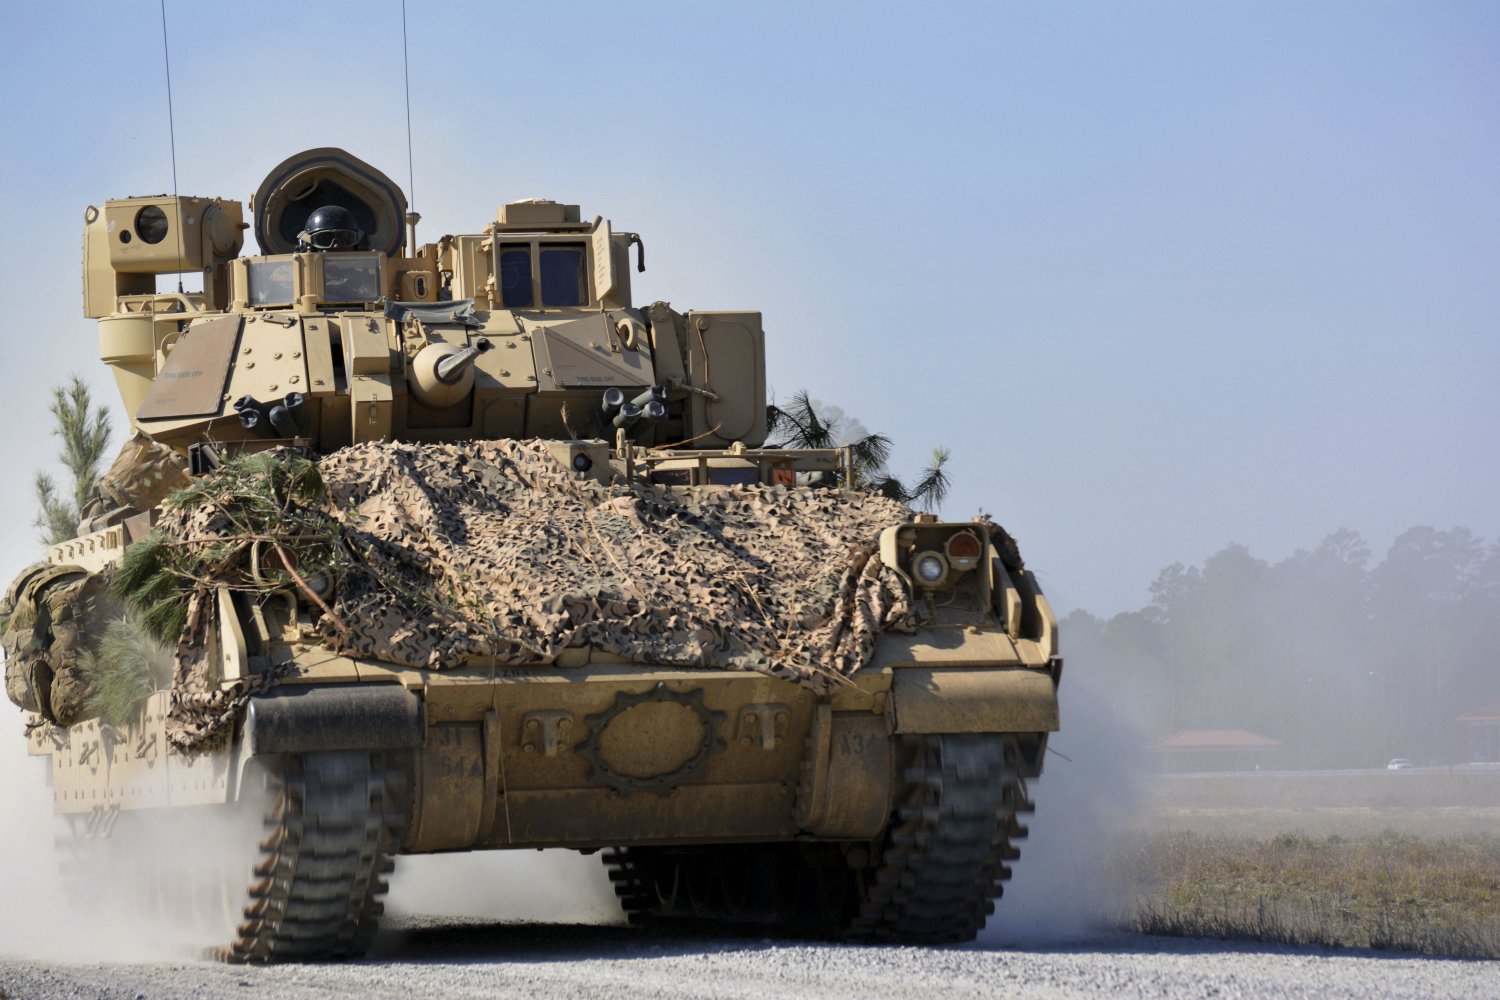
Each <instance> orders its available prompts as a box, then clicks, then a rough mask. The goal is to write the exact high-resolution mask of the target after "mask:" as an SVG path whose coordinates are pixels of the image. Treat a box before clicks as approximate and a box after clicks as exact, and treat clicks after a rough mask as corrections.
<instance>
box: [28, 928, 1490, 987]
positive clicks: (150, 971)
mask: <svg viewBox="0 0 1500 1000" xmlns="http://www.w3.org/2000/svg"><path fill="white" fill-rule="evenodd" d="M1497 982H1500V963H1482V962H1460V961H1439V960H1431V959H1419V958H1411V957H1393V956H1389V955H1378V954H1359V953H1329V952H1324V951H1316V950H1307V949H1284V948H1262V947H1253V946H1245V945H1238V944H1233V943H1223V942H1205V941H1181V940H1169V939H1157V938H1146V937H1140V936H1120V935H1115V936H1107V937H1091V938H1083V939H1079V940H1075V941H1072V942H1058V943H1053V944H1050V945H1045V946H1036V945H1031V946H1026V945H1021V946H1012V947H996V946H992V947H967V948H857V947H841V946H829V945H802V944H788V943H773V942H770V941H766V940H757V939H750V940H745V939H722V938H711V937H691V936H689V937H684V936H665V935H660V934H652V935H646V934H640V933H636V932H633V931H629V930H626V929H624V928H618V927H600V926H579V925H537V924H522V925H517V924H497V923H493V922H486V921H474V920H463V919H459V918H446V919H444V920H441V921H437V922H429V921H407V922H406V923H405V924H404V926H403V927H401V928H399V929H397V930H395V931H393V932H392V933H390V934H388V935H386V936H385V937H384V938H383V940H382V942H381V945H380V947H379V949H378V950H377V952H376V954H375V956H373V957H372V958H371V959H369V960H367V961H363V962H357V963H350V964H341V965H317V966H277V967H271V968H235V967H229V966H222V965H214V964H211V963H202V962H194V961H182V960H179V961H166V962H153V963H149V964H129V963H114V964H105V965H70V964H62V963H42V962H37V961H32V960H12V959H0V989H3V990H4V991H5V996H6V997H15V998H21V997H24V998H33V1000H54V998H59V1000H60V998H64V997H69V998H71V997H100V998H109V1000H113V998H121V1000H133V998H138V997H145V998H153V1000H156V998H173V997H192V998H199V1000H219V998H229V997H235V998H242V997H247V996H275V997H287V998H314V997H316V998H326V997H335V996H340V997H349V996H359V997H391V998H402V1000H407V998H411V997H428V996H443V997H524V998H528V1000H547V998H552V997H559V998H561V997H569V998H571V997H580V996H588V997H641V996H649V997H653V998H656V1000H678V998H690V997H692V998H696V997H744V998H747V1000H768V998H777V997H787V998H797V1000H815V998H824V997H871V998H881V1000H884V998H892V1000H896V998H899V1000H923V998H929V997H931V998H934V1000H938V998H941V1000H951V998H953V997H955V996H998V995H1005V996H1014V997H1037V998H1057V997H1079V996H1089V997H1094V996H1110V997H1164V998H1177V997H1182V998H1188V997H1194V998H1196V997H1206V996H1233V997H1246V998H1256V997H1266V998H1271V997H1277V998H1280V997H1318V998H1330V997H1332V998H1337V997H1351V998H1353V997H1359V998H1384V997H1425V998H1446V997H1474V998H1479V997H1484V998H1492V997H1494V996H1495V984H1496V983H1497Z"/></svg>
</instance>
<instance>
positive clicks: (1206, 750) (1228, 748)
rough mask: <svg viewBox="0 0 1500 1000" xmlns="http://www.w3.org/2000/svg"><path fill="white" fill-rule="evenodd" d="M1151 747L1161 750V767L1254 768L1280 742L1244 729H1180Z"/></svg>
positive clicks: (1266, 759)
mask: <svg viewBox="0 0 1500 1000" xmlns="http://www.w3.org/2000/svg"><path fill="white" fill-rule="evenodd" d="M1151 749H1152V750H1155V751H1156V752H1157V753H1159V754H1161V767H1162V770H1163V771H1256V770H1260V769H1262V768H1263V767H1265V766H1266V765H1267V764H1268V763H1269V762H1270V761H1271V760H1273V759H1274V755H1275V753H1276V752H1277V751H1278V750H1280V749H1281V743H1280V742H1279V741H1277V740H1273V739H1271V738H1270V737H1268V736H1261V735H1260V734H1259V733H1252V732H1250V731H1249V730H1247V729H1183V730H1181V731H1179V732H1176V733H1173V734H1172V735H1171V736H1168V737H1167V738H1166V739H1164V740H1158V741H1157V742H1156V743H1153V744H1152V745H1151Z"/></svg>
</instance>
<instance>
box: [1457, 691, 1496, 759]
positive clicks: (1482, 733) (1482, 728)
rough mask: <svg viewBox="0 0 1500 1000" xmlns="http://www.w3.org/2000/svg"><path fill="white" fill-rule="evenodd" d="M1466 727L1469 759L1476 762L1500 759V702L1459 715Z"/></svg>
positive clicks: (1466, 744) (1459, 719) (1466, 745)
mask: <svg viewBox="0 0 1500 1000" xmlns="http://www.w3.org/2000/svg"><path fill="white" fill-rule="evenodd" d="M1458 723H1459V725H1461V726H1463V727H1464V746H1465V747H1466V748H1467V754H1468V759H1469V760H1471V761H1475V762H1483V761H1491V762H1495V761H1500V702H1496V703H1495V704H1493V705H1490V706H1488V707H1486V708H1481V709H1480V710H1479V711H1477V712H1466V713H1464V714H1463V715H1460V716H1459V717H1458Z"/></svg>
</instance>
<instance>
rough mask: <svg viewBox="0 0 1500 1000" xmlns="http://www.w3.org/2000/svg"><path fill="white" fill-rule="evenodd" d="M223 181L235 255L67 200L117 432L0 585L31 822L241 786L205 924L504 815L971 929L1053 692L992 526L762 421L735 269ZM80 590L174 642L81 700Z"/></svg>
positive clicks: (878, 914) (644, 858) (711, 884)
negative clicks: (162, 289) (39, 563)
mask: <svg viewBox="0 0 1500 1000" xmlns="http://www.w3.org/2000/svg"><path fill="white" fill-rule="evenodd" d="M325 205H330V206H333V207H340V206H342V207H343V208H344V209H345V210H346V213H345V214H342V215H340V216H339V218H340V219H341V224H340V226H339V228H338V229H337V231H336V232H334V235H332V236H330V235H329V231H322V230H320V231H313V230H315V229H316V228H317V223H318V220H319V219H321V218H324V217H329V216H332V215H333V213H326V212H322V211H321V208H322V207H324V206H325ZM151 207H155V208H156V209H157V211H156V212H155V213H147V212H146V211H145V210H146V209H147V208H151ZM251 207H252V212H253V213H254V217H255V220H256V221H255V225H256V227H257V238H258V242H259V243H260V246H261V248H262V249H263V250H267V251H269V253H266V254H262V255H261V256H257V257H249V258H242V257H238V256H236V255H237V254H238V252H239V245H238V239H237V229H235V226H237V225H239V223H238V220H239V218H241V217H242V210H241V209H240V207H239V206H238V205H235V204H233V203H228V202H224V201H222V200H219V199H212V200H210V199H157V200H151V199H126V200H124V201H122V202H109V203H106V207H105V209H104V210H103V211H100V210H95V209H91V210H90V222H89V225H90V229H89V231H88V234H87V235H86V239H85V248H86V257H87V260H86V269H85V278H86V280H85V285H86V299H87V301H88V303H89V309H90V311H91V314H94V315H97V316H99V317H100V319H101V345H102V354H103V356H104V360H105V361H106V362H107V363H109V364H111V365H112V366H114V368H115V371H116V373H117V376H118V379H119V382H120V386H121V391H122V396H123V397H124V399H125V401H126V406H127V409H128V410H129V412H131V414H132V424H133V427H134V429H135V430H136V432H137V437H136V439H135V441H134V445H133V447H134V451H129V449H127V451H129V454H128V456H127V459H126V460H123V461H124V465H123V467H121V468H118V469H117V470H116V473H117V474H112V475H111V476H108V477H106V478H105V480H104V483H103V484H102V489H101V497H102V499H101V502H100V503H99V504H98V508H99V510H98V511H97V513H96V516H95V517H94V519H93V520H92V522H91V523H89V524H87V525H85V526H84V527H87V528H91V529H92V530H90V531H86V532H85V533H84V534H82V535H80V537H79V538H77V539H75V540H73V541H71V542H67V543H64V544H62V545H58V546H54V547H53V548H52V549H51V551H50V553H49V559H48V562H47V564H46V566H45V567H38V568H35V569H33V570H32V571H28V574H26V575H24V576H23V577H22V578H21V579H19V580H18V581H17V582H16V584H15V585H13V587H12V588H11V592H10V594H9V596H8V599H7V600H8V602H9V605H10V608H11V611H12V614H11V616H10V618H9V619H8V630H7V636H6V649H7V653H8V659H7V688H8V690H9V691H10V693H11V695H12V698H13V699H14V700H16V701H17V702H18V703H20V704H22V705H23V707H26V708H27V709H29V710H30V711H31V712H32V713H33V717H32V718H33V724H32V726H31V728H30V730H29V734H28V742H29V749H30V752H31V753H33V754H37V755H43V756H47V757H49V758H50V759H51V767H52V775H53V789H54V801H55V806H56V810H57V812H58V813H60V814H62V815H64V816H67V817H70V818H71V823H72V833H71V834H70V835H69V836H70V839H71V840H72V841H73V844H72V846H73V847H80V846H84V845H91V844H95V843H97V844H98V845H100V846H107V845H108V844H109V843H110V842H112V841H115V840H118V839H120V838H119V836H118V835H119V834H120V831H121V830H123V829H128V827H129V825H130V824H131V822H132V820H133V819H134V818H136V817H140V816H146V815H151V816H161V815H172V814H173V811H177V812H179V813H180V812H181V811H184V810H186V811H190V812H191V811H202V812H207V811H223V812H232V811H236V810H237V809H239V810H240V811H243V809H242V808H241V807H240V806H239V805H238V804H240V803H245V802H250V801H254V802H255V803H257V804H256V805H255V806H254V807H253V811H254V812H255V813H256V814H257V815H258V816H259V817H260V819H259V822H260V823H261V824H262V829H261V831H260V836H259V840H258V846H256V847H255V848H254V849H252V850H250V851H248V853H250V854H251V855H252V856H251V857H245V858H241V859H239V860H237V861H236V860H234V859H233V858H231V860H230V861H229V862H228V863H226V864H225V865H224V866H223V871H220V872H216V873H215V874H214V876H213V877H212V878H211V879H209V880H208V881H209V882H211V883H212V886H213V888H212V892H210V891H209V890H206V889H205V890H203V891H202V892H201V893H200V896H203V897H206V896H208V895H213V896H214V898H215V899H217V900H219V901H220V902H219V903H216V904H210V905H209V909H210V910H214V911H216V912H221V913H223V914H227V916H228V918H229V919H227V920H226V921H225V930H224V932H223V936H222V937H221V938H219V939H217V940H218V941H219V950H220V953H221V954H222V955H223V956H224V957H226V958H228V959H231V960H237V961H271V960H281V959H307V958H325V957H337V956H346V955H355V954H359V953H361V951H362V950H363V948H364V947H365V946H366V945H367V943H368V941H369V938H370V935H371V933H372V932H373V930H374V928H375V926H376V923H377V920H378V917H379V913H380V908H381V904H380V898H381V896H382V894H383V892H384V890H385V881H384V878H385V875H386V874H387V873H388V872H389V871H390V869H391V866H392V864H393V863H394V860H395V859H396V858H397V857H398V856H399V855H402V854H414V853H430V852H440V851H467V850H495V849H512V848H539V847H554V848H556V847H561V848H572V849H576V850H580V851H584V852H590V853H592V852H602V854H603V858H604V862H605V863H606V865H608V867H609V869H610V875H611V878H612V879H613V881H614V884H615V886H616V891H617V893H618V895H619V898H620V901H621V904H622V906H623V908H624V910H625V912H626V913H627V914H628V915H629V917H630V918H631V920H632V921H634V922H657V921H671V920H676V919H693V920H698V921H702V920H711V921H724V922H733V923H749V924H755V925H758V926H761V927H765V928H777V929H780V930H782V931H786V932H792V933H799V934H815V935H833V936H842V937H852V938H856V939H863V940H895V941H908V942H941V941H960V940H967V939H970V938H972V937H973V936H974V934H975V933H976V932H977V930H978V928H979V927H981V926H982V925H983V922H984V919H985V917H986V915H987V914H988V913H989V912H990V909H991V907H992V905H993V904H992V901H993V899H994V898H995V897H996V896H998V895H999V893H1000V889H1001V885H1002V883H1003V881H1004V879H1005V878H1006V877H1007V876H1008V875H1009V871H1010V869H1009V864H1010V862H1011V861H1013V860H1014V858H1015V857H1016V856H1017V848H1016V846H1015V845H1016V844H1017V842H1019V841H1020V840H1021V839H1022V838H1023V837H1024V835H1025V827H1024V825H1023V824H1022V822H1021V817H1022V816H1023V815H1024V814H1025V813H1026V812H1027V811H1029V809H1030V804H1029V799H1028V795H1027V783H1028V782H1029V781H1030V780H1032V779H1034V778H1035V777H1036V776H1037V775H1038V774H1039V773H1040V770H1041V762H1042V757H1043V752H1044V748H1045V742H1046V738H1047V734H1048V733H1049V732H1051V731H1053V730H1055V729H1056V728H1057V725H1058V717H1057V700H1056V687H1057V683H1058V680H1059V676H1060V672H1061V661H1060V660H1058V659H1057V657H1056V631H1055V622H1054V619H1053V616H1052V613H1051V611H1050V609H1049V608H1048V606H1047V603H1046V600H1045V598H1044V597H1043V596H1042V595H1041V592H1040V590H1039V588H1038V587H1037V585H1036V581H1035V578H1034V577H1033V576H1032V574H1031V573H1030V572H1029V571H1027V570H1026V569H1025V567H1024V565H1023V563H1022V561H1021V559H1020V555H1019V553H1018V551H1017V550H1016V546H1015V543H1014V541H1013V540H1012V539H1011V537H1010V536H1009V535H1008V534H1006V533H1005V532H1004V531H1003V530H1002V529H1001V528H999V527H998V526H996V525H994V524H992V523H990V522H989V521H988V520H976V521H971V522H941V521H938V520H937V519H935V518H932V517H930V516H927V515H916V514H913V513H912V512H911V511H910V510H908V509H906V508H905V507H904V506H903V505H901V504H898V503H896V502H894V501H890V500H886V499H884V498H881V497H878V496H874V495H872V494H869V493H866V492H863V491H861V490H859V489H856V488H852V487H853V485H854V484H855V483H856V481H857V475H856V472H855V469H854V467H853V460H852V456H851V455H850V454H849V452H848V451H847V450H845V449H831V450H808V449H786V448H777V447H770V446H767V445H766V443H765V437H766V420H765V390H764V361H763V356H764V347H763V336H762V334H761V330H760V318H759V315H758V314H756V313H750V312H688V313H685V314H684V313H679V312H676V311H674V310H673V309H671V307H670V306H668V305H667V304H666V303H656V304H654V305H652V306H649V307H646V308H637V307H635V306H633V305H632V304H631V302H630V298H629V287H628V286H629V282H628V280H627V279H628V268H627V266H626V265H627V263H628V261H629V251H630V248H631V247H632V246H633V245H634V244H637V243H639V242H640V241H639V237H637V236H635V235H634V234H628V233H622V234H616V233H614V232H613V231H612V230H611V228H610V226H609V224H608V223H606V222H603V221H602V220H597V219H596V220H595V221H594V222H592V223H583V222H580V221H579V218H580V217H579V213H578V211H577V209H576V208H574V207H573V206H566V205H556V204H553V203H550V202H525V203H515V204H513V205H509V206H506V207H505V208H504V209H502V210H501V212H500V214H499V217H498V219H497V221H496V222H494V223H492V224H490V225H489V226H488V227H486V229H485V230H484V232H483V233H481V234H479V235H476V236H473V237H465V236H461V237H444V239H443V240H442V241H441V242H440V243H438V244H427V245H425V246H423V247H420V248H417V249H416V250H415V251H414V252H411V253H408V251H407V244H408V242H410V243H415V240H414V234H411V235H410V236H409V235H408V232H405V231H403V230H402V226H401V223H402V221H404V220H406V219H407V213H406V210H405V204H404V201H403V200H402V199H401V198H400V195H399V190H398V189H397V188H396V186H395V185H394V184H391V183H390V182H389V180H388V179H386V178H384V175H381V174H379V172H378V171H375V170H374V168H372V167H369V165H367V164H363V163H362V162H361V161H358V160H356V159H355V158H353V157H351V156H349V155H348V154H346V153H343V152H342V151H338V150H328V149H323V150H312V151H308V152H307V153H304V154H299V155H298V156H294V157H292V158H290V159H289V160H287V161H285V162H284V163H282V164H280V165H278V167H276V168H275V169H274V170H273V171H272V172H271V175H270V176H269V177H268V179H267V182H266V184H264V185H262V188H261V190H260V191H258V192H257V194H256V197H255V199H254V200H253V201H252V203H251ZM209 208H212V209H213V212H212V213H209V212H208V209H209ZM194 213H196V215H195V214H194ZM210 214H211V215H213V216H214V218H215V219H217V224H216V225H215V226H214V227H213V232H212V233H208V232H204V231H205V230H207V229H209V228H210V227H209V226H208V225H206V222H207V220H208V216H209V215H210ZM158 216H160V217H161V218H164V219H165V220H166V223H167V228H166V230H165V231H164V233H163V234H162V235H159V236H158V239H157V243H158V244H160V243H167V242H168V240H167V239H166V238H165V236H166V235H167V234H170V233H171V232H172V227H173V226H176V225H185V224H186V220H188V219H189V218H194V219H195V220H197V223H198V225H199V226H200V229H199V230H197V231H198V232H204V235H203V239H202V241H201V242H200V243H199V244H197V245H196V246H195V247H192V248H189V251H188V252H187V256H188V257H190V258H192V259H191V261H190V265H191V266H192V267H193V268H195V269H201V270H203V272H204V273H205V274H206V275H207V278H206V282H205V291H204V293H202V294H201V295H193V296H184V295H176V296H159V295H156V294H155V292H154V290H147V289H146V288H145V287H144V284H143V283H142V282H140V280H139V278H140V276H141V275H142V274H146V275H149V276H152V277H154V275H155V274H156V273H167V272H169V271H171V270H173V269H186V268H185V267H184V266H183V265H182V254H183V251H180V250H179V251H176V252H175V253H176V256H172V255H165V254H164V255H161V256H160V257H159V258H157V257H151V256H149V255H147V256H146V257H145V258H142V257H139V256H130V253H132V252H133V251H131V250H130V245H131V243H132V242H134V243H137V244H139V243H140V242H141V239H140V238H139V236H138V238H137V239H135V240H132V241H126V242H124V243H121V242H120V235H119V234H120V233H121V232H122V231H126V232H128V231H131V230H130V229H129V226H131V225H135V226H137V228H140V227H139V220H141V219H142V218H145V219H148V220H156V219H157V218H158ZM101 220H104V221H105V222H106V223H107V222H108V221H110V220H113V222H114V226H113V227H112V228H111V227H108V226H107V225H105V226H103V227H102V228H101ZM226 220H228V221H226ZM350 220H352V221H350ZM121 227H125V228H124V229H123V230H122V228H121ZM156 234H157V230H154V229H153V230H149V231H147V232H146V233H145V234H144V235H147V236H149V235H156ZM320 241H321V242H323V243H325V244H327V245H325V246H319V243H320ZM344 243H347V244H352V245H351V246H345V245H341V244H344ZM151 245H153V246H154V245H156V244H151ZM122 246H123V247H125V248H126V249H125V250H124V251H122V250H121V249H120V248H121V247H122ZM127 251H128V252H127ZM195 254H196V256H194V255H195ZM361 282H363V284H361ZM351 283H352V284H351ZM106 310H107V311H106ZM148 457H149V459H150V461H148V460H147V459H148ZM152 462H154V463H155V464H154V465H152V464H151V463H152ZM148 466H149V467H150V468H153V469H164V470H166V471H164V472H160V474H153V475H152V476H148V477H141V476H139V475H134V476H133V475H131V474H130V472H131V470H133V469H134V470H139V469H141V468H145V467H148ZM142 478H145V479H146V480H148V481H149V483H148V485H147V486H142V485H141V483H140V481H141V480H142ZM172 487H176V490H175V492H170V491H169V490H170V488H172ZM121 614H123V615H124V616H125V617H126V618H128V619H129V620H131V621H133V622H136V623H138V624H139V625H140V628H141V629H143V630H145V631H152V630H154V631H155V633H156V634H157V637H158V638H159V639H164V640H166V641H167V642H168V643H169V645H171V646H172V647H173V654H172V656H171V664H170V671H171V676H170V679H168V678H166V677H165V676H158V677H157V678H156V680H154V681H149V680H148V681H147V682H144V683H143V690H142V692H141V697H140V698H139V699H138V702H137V704H136V705H135V706H134V708H133V712H132V713H131V714H128V715H125V716H121V715H120V714H119V713H118V712H117V713H116V715H115V717H113V718H98V717H94V716H93V715H92V714H91V711H90V708H89V706H90V705H91V704H93V702H91V701H90V699H89V698H88V697H86V694H87V689H88V687H89V685H90V684H91V683H97V681H98V677H99V676H100V674H99V671H101V670H103V669H104V667H101V666H99V664H100V663H101V662H104V661H105V660H107V659H108V656H109V655H110V654H109V653H108V652H107V651H106V650H105V646H104V645H103V644H102V643H101V640H100V638H99V635H98V634H96V633H100V632H101V631H102V630H101V629H99V628H97V627H94V626H95V625H97V623H98V622H100V621H102V620H104V618H106V617H109V616H113V617H119V616H120V615H121ZM91 623H92V624H91ZM106 666H109V665H108V664H106ZM110 669H113V667H110ZM70 692H71V693H70ZM80 692H82V693H80ZM75 703H76V706H75ZM64 709H65V710H64ZM193 884H195V885H196V884H197V883H196V882H194V883H193Z"/></svg>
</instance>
